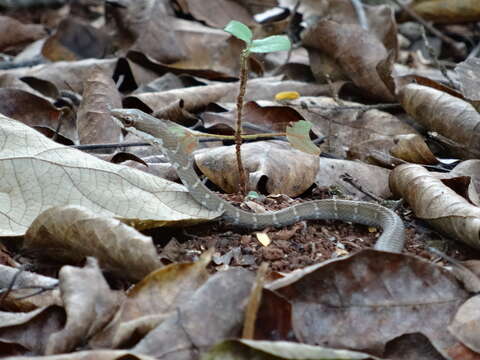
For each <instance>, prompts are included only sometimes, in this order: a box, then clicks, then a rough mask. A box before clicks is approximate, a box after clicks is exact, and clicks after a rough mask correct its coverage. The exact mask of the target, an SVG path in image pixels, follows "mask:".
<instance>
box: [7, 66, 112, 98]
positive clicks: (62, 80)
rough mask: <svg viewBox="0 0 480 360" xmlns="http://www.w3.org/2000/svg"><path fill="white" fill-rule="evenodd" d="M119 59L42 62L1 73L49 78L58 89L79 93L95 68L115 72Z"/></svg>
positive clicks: (106, 72)
mask: <svg viewBox="0 0 480 360" xmlns="http://www.w3.org/2000/svg"><path fill="white" fill-rule="evenodd" d="M116 65H117V59H105V60H101V59H85V60H79V61H58V62H54V63H51V64H42V65H37V66H33V67H31V68H26V67H22V68H18V69H11V70H0V75H3V74H10V75H11V76H18V77H24V76H33V77H37V78H39V79H42V80H48V81H50V82H51V83H53V84H54V85H55V86H56V87H57V88H58V89H68V90H72V91H75V92H77V93H79V94H81V93H82V92H83V84H84V82H85V80H86V79H87V78H88V76H89V75H90V74H91V73H92V71H93V69H95V68H99V69H102V70H103V72H104V73H105V74H113V70H114V69H115V67H116Z"/></svg>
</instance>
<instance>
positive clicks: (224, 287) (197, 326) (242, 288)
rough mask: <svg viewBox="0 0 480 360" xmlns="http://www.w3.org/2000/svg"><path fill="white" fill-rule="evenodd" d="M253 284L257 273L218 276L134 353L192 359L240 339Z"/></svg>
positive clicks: (171, 359)
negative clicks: (229, 340) (219, 345)
mask: <svg viewBox="0 0 480 360" xmlns="http://www.w3.org/2000/svg"><path fill="white" fill-rule="evenodd" d="M253 282H254V275H253V273H252V272H250V271H247V270H245V269H242V268H232V269H229V270H227V271H222V272H217V273H215V274H214V275H212V276H211V277H210V278H209V279H208V280H207V281H206V282H205V283H204V284H203V285H202V286H201V287H200V288H198V289H197V291H195V293H194V294H193V295H192V297H191V298H190V300H189V301H188V302H186V303H185V304H183V305H182V306H179V307H178V308H177V310H176V311H172V312H171V313H170V315H169V316H168V318H167V319H165V320H164V321H163V322H162V323H161V324H159V325H158V326H157V327H156V328H155V329H153V330H152V331H150V333H148V335H147V336H145V337H144V338H143V339H142V340H141V341H140V342H139V343H138V344H137V345H136V346H135V347H134V348H132V350H133V351H135V352H138V353H141V354H146V355H151V356H154V357H156V358H157V359H158V358H161V359H164V360H176V359H192V358H196V357H197V356H198V355H199V354H202V353H203V352H205V351H206V350H208V349H209V348H210V347H211V346H213V345H215V344H217V343H218V342H220V341H223V340H226V339H230V338H236V337H239V336H240V333H241V329H242V325H243V318H244V314H245V306H246V303H247V301H248V296H249V294H250V292H251V290H252V285H253ZM206 319H208V321H206Z"/></svg>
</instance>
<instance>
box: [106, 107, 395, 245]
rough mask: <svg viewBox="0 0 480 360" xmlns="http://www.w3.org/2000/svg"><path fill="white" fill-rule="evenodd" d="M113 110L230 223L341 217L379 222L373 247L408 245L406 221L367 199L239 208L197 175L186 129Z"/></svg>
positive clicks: (256, 226) (265, 223)
mask: <svg viewBox="0 0 480 360" xmlns="http://www.w3.org/2000/svg"><path fill="white" fill-rule="evenodd" d="M111 114H112V115H113V116H114V118H116V119H117V120H119V121H120V122H121V124H122V126H123V127H124V128H126V129H127V130H128V131H131V132H133V133H134V134H136V135H137V136H141V137H143V138H144V139H145V140H147V141H149V142H150V143H152V145H154V146H156V147H158V148H159V149H160V150H161V151H162V153H163V154H164V155H165V156H166V157H167V158H168V160H169V161H170V162H171V163H172V165H173V166H174V167H175V169H176V171H177V173H178V176H179V177H180V179H181V180H182V182H183V184H184V185H185V187H186V188H187V189H188V191H189V192H190V194H191V196H192V197H193V198H194V199H195V200H196V201H198V202H199V203H200V204H202V205H203V206H205V207H206V208H208V209H209V210H215V211H221V212H222V213H223V216H222V218H223V219H224V220H226V221H227V222H229V223H232V224H235V225H237V226H240V227H243V228H247V229H262V228H265V227H267V226H275V227H281V226H286V225H291V224H294V223H296V222H299V221H303V220H320V219H323V220H342V221H349V222H354V223H359V224H364V225H368V226H375V227H381V228H382V229H383V232H382V234H381V236H380V237H379V238H378V240H377V242H376V244H375V249H377V250H383V251H390V252H401V251H402V249H403V246H404V226H403V222H402V220H401V219H400V217H399V216H398V215H397V214H395V212H393V211H392V210H390V209H388V208H386V207H384V206H381V205H378V204H375V203H369V202H365V201H352V200H337V199H325V200H316V201H310V202H305V203H302V204H298V205H295V206H291V207H288V208H286V209H283V210H279V211H273V212H266V213H261V214H256V213H250V212H248V211H244V210H241V209H239V208H237V207H235V206H233V205H232V204H230V203H229V202H228V201H226V200H224V199H222V198H220V197H219V196H217V195H216V194H214V193H213V192H212V191H210V189H208V188H207V187H206V186H205V185H204V184H203V182H202V181H201V180H200V179H199V177H198V176H197V174H196V172H195V170H194V167H193V156H192V155H191V154H190V153H189V151H188V149H187V148H186V146H185V141H184V137H185V134H186V133H185V132H183V133H182V129H184V128H182V127H180V126H179V125H176V124H175V123H172V122H168V121H162V120H160V119H157V118H155V117H153V116H150V115H148V114H146V113H144V112H142V111H140V110H136V109H115V110H111Z"/></svg>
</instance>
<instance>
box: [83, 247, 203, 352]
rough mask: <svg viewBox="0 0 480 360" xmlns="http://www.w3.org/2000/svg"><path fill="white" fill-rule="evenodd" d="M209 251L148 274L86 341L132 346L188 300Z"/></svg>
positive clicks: (95, 345) (198, 284)
mask: <svg viewBox="0 0 480 360" xmlns="http://www.w3.org/2000/svg"><path fill="white" fill-rule="evenodd" d="M211 259H212V252H211V251H208V252H206V253H204V254H203V255H202V256H201V257H200V260H199V261H196V262H194V263H177V264H171V265H168V266H165V267H164V268H162V269H158V270H156V271H154V272H152V273H150V274H149V275H148V276H147V277H145V278H144V279H143V280H142V281H141V282H139V283H138V284H136V285H135V286H134V287H133V288H132V289H130V290H129V291H128V294H127V298H126V299H125V301H124V302H123V303H122V306H121V308H120V310H119V311H118V312H117V314H116V316H115V318H114V319H113V321H112V322H111V323H110V324H109V325H108V327H107V328H105V329H104V331H102V332H101V333H98V334H97V335H96V336H95V337H94V338H93V339H92V340H91V341H90V343H89V345H90V346H91V347H93V348H100V347H102V348H112V347H113V348H117V347H120V346H122V345H124V344H130V345H132V344H133V343H134V342H135V341H136V340H138V339H139V338H140V337H141V336H142V335H145V334H147V333H148V332H149V331H151V330H152V329H154V328H155V327H156V326H157V325H158V324H159V323H160V322H162V321H163V320H164V319H165V318H166V317H167V316H168V315H167V314H169V313H170V312H171V311H174V310H175V309H177V308H178V307H179V306H181V305H183V304H185V303H186V302H188V301H189V300H190V299H191V297H192V296H193V294H194V293H195V291H197V290H198V288H200V287H201V286H202V285H203V284H204V283H205V281H207V279H208V277H209V275H208V272H207V269H206V267H207V265H208V264H209V263H210V261H211Z"/></svg>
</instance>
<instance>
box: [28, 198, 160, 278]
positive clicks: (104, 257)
mask: <svg viewBox="0 0 480 360" xmlns="http://www.w3.org/2000/svg"><path fill="white" fill-rule="evenodd" d="M23 247H24V248H25V249H28V250H32V251H35V253H38V254H39V255H41V256H42V257H48V258H53V259H55V260H56V261H63V262H73V263H77V262H80V261H82V260H83V259H84V258H85V257H87V256H94V257H95V258H97V259H98V260H99V262H100V265H101V266H102V268H103V269H105V270H108V271H111V272H113V273H114V274H116V275H117V276H121V277H125V278H128V279H130V280H134V281H135V280H140V279H142V278H143V277H144V276H146V275H147V274H148V273H150V272H151V271H153V270H155V269H157V268H159V267H160V266H161V264H160V262H159V260H158V258H157V251H156V249H155V246H154V245H153V242H152V239H151V238H150V237H148V236H145V235H142V234H141V233H139V232H138V231H137V230H135V229H134V228H132V227H130V226H128V225H125V224H122V223H121V222H120V221H119V220H117V219H114V218H112V217H107V216H100V215H98V214H96V213H94V212H92V211H89V210H88V209H87V208H84V207H81V206H76V205H70V206H61V207H52V208H50V209H48V210H45V211H44V212H42V213H41V214H40V215H39V216H37V218H36V219H35V220H34V221H33V223H32V225H30V227H29V229H28V231H27V233H26V234H25V241H24V243H23ZM126 270H127V271H126Z"/></svg>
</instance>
